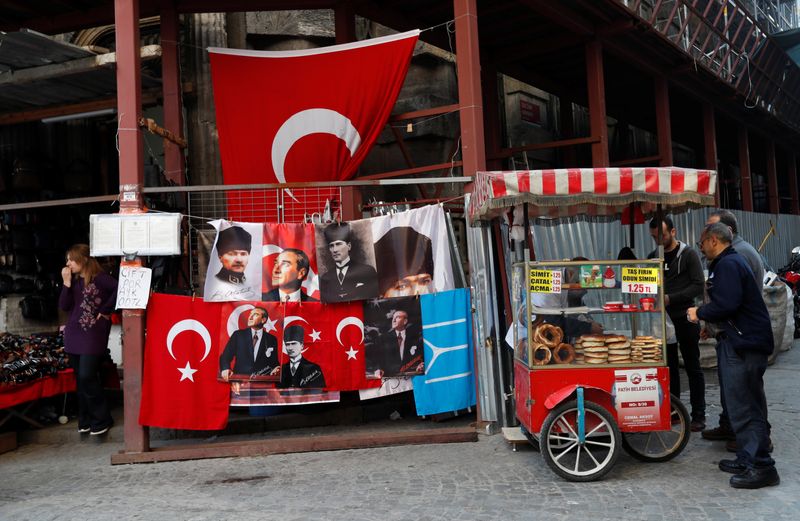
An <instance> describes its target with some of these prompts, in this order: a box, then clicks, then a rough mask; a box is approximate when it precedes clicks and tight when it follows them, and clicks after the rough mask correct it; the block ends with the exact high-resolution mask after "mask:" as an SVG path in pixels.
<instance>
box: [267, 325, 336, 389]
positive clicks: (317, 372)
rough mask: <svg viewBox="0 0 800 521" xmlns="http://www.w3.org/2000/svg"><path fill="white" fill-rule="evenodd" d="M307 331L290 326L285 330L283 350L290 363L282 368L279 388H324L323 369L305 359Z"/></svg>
mask: <svg viewBox="0 0 800 521" xmlns="http://www.w3.org/2000/svg"><path fill="white" fill-rule="evenodd" d="M305 336H306V330H305V329H304V328H303V326H299V325H294V326H289V327H287V328H285V329H284V330H283V349H284V351H285V352H286V355H287V356H288V357H289V361H288V362H286V363H285V364H283V365H282V366H281V381H280V383H279V384H278V387H297V388H319V389H321V388H323V387H325V376H324V375H323V374H322V369H320V367H319V366H318V365H317V364H315V363H314V362H311V361H309V360H306V359H305V358H304V357H303V351H305Z"/></svg>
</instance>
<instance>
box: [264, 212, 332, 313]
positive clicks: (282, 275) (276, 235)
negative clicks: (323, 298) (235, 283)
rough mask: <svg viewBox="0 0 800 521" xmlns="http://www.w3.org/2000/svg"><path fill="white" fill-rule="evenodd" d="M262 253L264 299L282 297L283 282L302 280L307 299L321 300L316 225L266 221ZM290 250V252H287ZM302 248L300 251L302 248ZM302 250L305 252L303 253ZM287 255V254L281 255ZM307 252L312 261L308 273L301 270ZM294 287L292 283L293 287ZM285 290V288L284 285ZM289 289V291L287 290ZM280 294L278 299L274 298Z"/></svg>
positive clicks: (272, 299) (285, 283)
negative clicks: (300, 265) (281, 286)
mask: <svg viewBox="0 0 800 521" xmlns="http://www.w3.org/2000/svg"><path fill="white" fill-rule="evenodd" d="M263 243H264V246H263V252H262V266H263V272H264V277H263V278H262V288H261V291H262V293H263V295H262V297H261V298H262V300H264V301H267V302H272V301H279V300H280V298H279V297H280V293H279V291H280V288H279V286H280V285H282V284H283V285H287V284H291V283H296V282H295V281H297V282H300V291H301V293H302V294H303V295H304V296H303V299H304V300H306V299H309V298H310V299H314V300H319V277H318V273H319V272H318V270H317V249H316V245H315V243H314V225H313V224H286V223H281V224H275V223H266V224H264V240H263ZM285 250H288V251H285ZM298 250H299V251H298ZM299 252H302V254H301V253H299ZM281 254H283V257H281V258H280V261H279V262H277V263H276V261H278V260H279V256H280V255H281ZM303 255H305V258H306V259H307V262H308V264H309V266H308V268H306V269H305V273H303V272H302V269H300V267H299V264H303V263H302V262H300V263H298V260H299V258H301V257H302V256H303ZM293 288H294V286H292V288H290V289H293ZM284 289H285V288H284ZM286 291H287V292H288V290H286ZM276 296H278V298H274V297H276Z"/></svg>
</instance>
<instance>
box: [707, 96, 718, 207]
mask: <svg viewBox="0 0 800 521" xmlns="http://www.w3.org/2000/svg"><path fill="white" fill-rule="evenodd" d="M703 144H704V147H703V156H704V157H703V159H704V161H703V163H704V165H703V166H704V167H705V168H707V169H709V170H716V169H717V123H716V121H715V120H714V106H713V105H711V103H703ZM719 192H720V178H719V173H717V190H716V191H715V192H714V200H715V201H716V203H715V204H716V205H717V208H719V201H720V198H719Z"/></svg>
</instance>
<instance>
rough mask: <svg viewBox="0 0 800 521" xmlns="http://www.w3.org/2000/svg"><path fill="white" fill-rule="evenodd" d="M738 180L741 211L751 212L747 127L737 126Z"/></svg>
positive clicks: (751, 194)
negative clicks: (740, 194) (740, 193)
mask: <svg viewBox="0 0 800 521" xmlns="http://www.w3.org/2000/svg"><path fill="white" fill-rule="evenodd" d="M738 139H739V179H740V181H741V183H740V184H741V191H742V210H745V211H748V212H752V211H753V185H752V182H751V181H750V144H749V141H750V140H749V139H748V137H747V127H745V126H744V125H739V136H738Z"/></svg>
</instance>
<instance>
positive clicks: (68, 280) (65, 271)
mask: <svg viewBox="0 0 800 521" xmlns="http://www.w3.org/2000/svg"><path fill="white" fill-rule="evenodd" d="M61 278H62V279H64V285H65V286H66V287H70V285H71V284H72V270H70V269H69V268H68V267H66V266H64V267H63V268H61Z"/></svg>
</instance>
